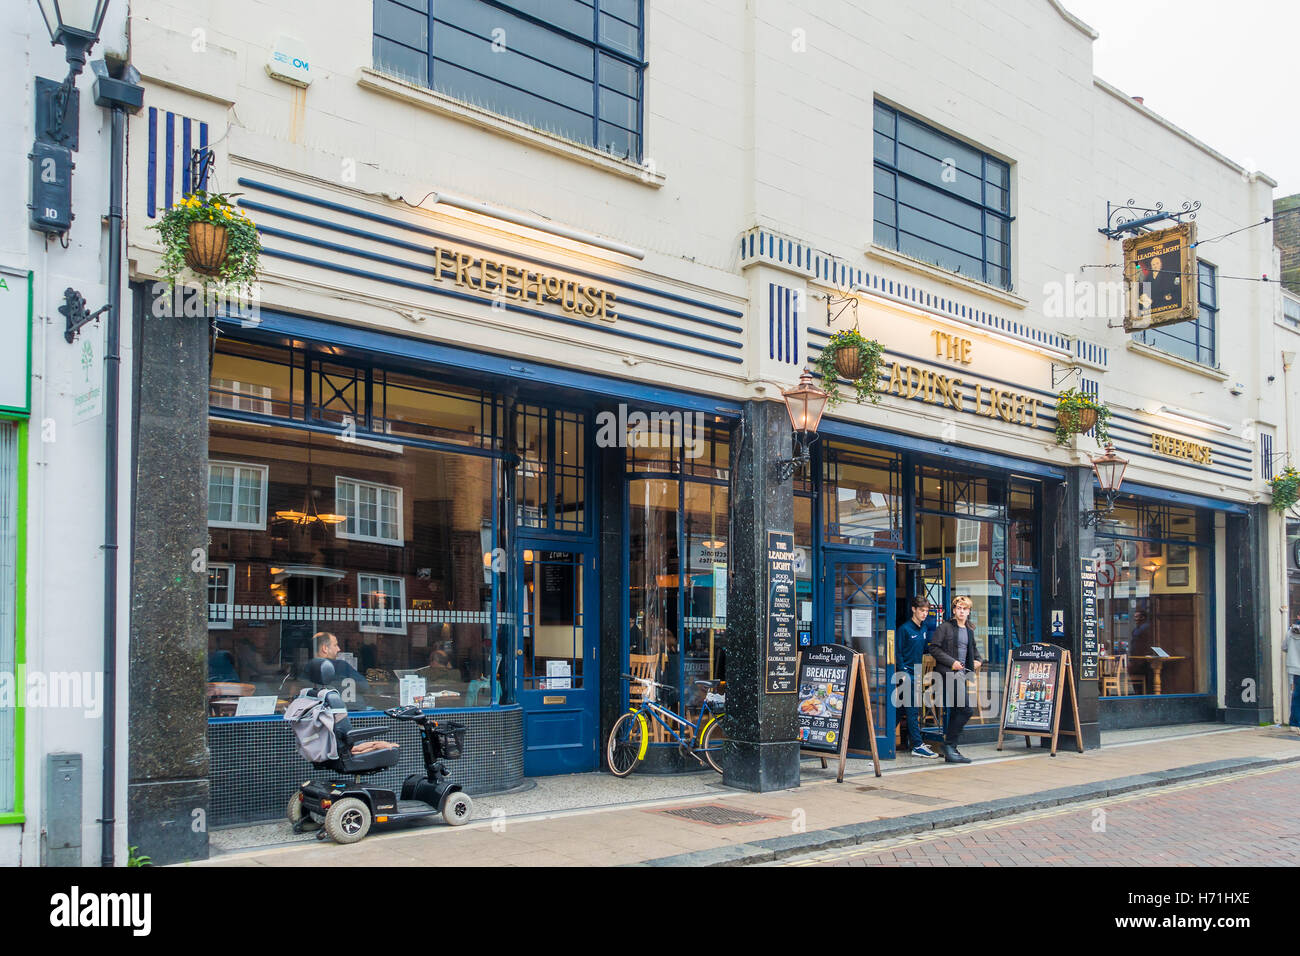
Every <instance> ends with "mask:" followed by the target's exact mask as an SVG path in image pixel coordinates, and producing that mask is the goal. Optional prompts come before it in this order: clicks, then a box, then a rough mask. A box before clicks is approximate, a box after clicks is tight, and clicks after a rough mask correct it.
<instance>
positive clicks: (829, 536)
mask: <svg viewBox="0 0 1300 956" xmlns="http://www.w3.org/2000/svg"><path fill="white" fill-rule="evenodd" d="M822 456H823V462H824V475H825V478H824V481H823V484H822V489H823V494H822V521H823V525H824V528H825V540H826V541H827V542H829V543H834V544H847V545H857V546H859V547H864V548H902V547H903V497H902V493H901V484H902V460H901V459H900V458H899V456H898V455H892V454H889V453H888V452H866V451H863V450H861V449H856V448H853V447H851V446H848V445H842V444H838V443H836V442H827V443H826V444H825V446H824V449H823V452H822Z"/></svg>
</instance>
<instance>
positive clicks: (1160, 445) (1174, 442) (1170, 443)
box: [1151, 432, 1214, 465]
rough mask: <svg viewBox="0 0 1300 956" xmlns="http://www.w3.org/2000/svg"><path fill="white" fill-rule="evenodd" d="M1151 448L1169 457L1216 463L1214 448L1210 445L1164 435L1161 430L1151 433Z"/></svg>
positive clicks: (1201, 462)
mask: <svg viewBox="0 0 1300 956" xmlns="http://www.w3.org/2000/svg"><path fill="white" fill-rule="evenodd" d="M1151 450H1152V451H1153V452H1155V453H1156V454H1158V455H1164V456H1165V457H1167V458H1181V459H1183V460H1184V461H1192V462H1195V463H1196V464H1198V465H1212V464H1214V450H1213V449H1212V448H1211V447H1210V446H1209V445H1201V444H1198V443H1197V442H1194V441H1186V440H1185V439H1182V438H1175V437H1173V436H1172V435H1162V434H1160V433H1159V432H1152V433H1151Z"/></svg>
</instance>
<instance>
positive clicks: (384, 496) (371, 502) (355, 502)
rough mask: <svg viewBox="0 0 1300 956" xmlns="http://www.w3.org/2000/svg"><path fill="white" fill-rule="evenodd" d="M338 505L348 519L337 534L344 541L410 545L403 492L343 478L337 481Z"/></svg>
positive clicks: (388, 486)
mask: <svg viewBox="0 0 1300 956" xmlns="http://www.w3.org/2000/svg"><path fill="white" fill-rule="evenodd" d="M334 501H335V506H336V507H337V508H338V510H339V514H341V515H343V516H344V519H345V520H344V521H343V523H342V524H340V525H338V526H337V527H336V529H335V532H334V533H335V534H337V535H338V536H339V537H340V538H350V539H353V540H357V541H373V542H375V543H376V544H392V545H398V546H401V545H403V544H405V543H406V542H405V540H404V539H403V535H402V489H401V488H395V487H393V486H392V485H379V484H375V483H373V482H369V481H358V480H357V479H355V478H344V477H342V476H339V477H336V478H335V479H334Z"/></svg>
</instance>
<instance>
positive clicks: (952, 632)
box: [927, 594, 984, 763]
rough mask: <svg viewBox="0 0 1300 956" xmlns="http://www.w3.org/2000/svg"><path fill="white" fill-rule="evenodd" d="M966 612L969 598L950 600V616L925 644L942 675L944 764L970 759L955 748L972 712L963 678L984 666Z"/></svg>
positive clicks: (968, 760)
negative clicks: (945, 718)
mask: <svg viewBox="0 0 1300 956" xmlns="http://www.w3.org/2000/svg"><path fill="white" fill-rule="evenodd" d="M970 611H971V599H970V598H968V597H966V595H964V594H962V595H958V596H957V597H956V598H955V599H954V600H953V602H952V617H951V618H950V619H948V620H946V621H944V622H943V623H942V624H940V625H939V626H938V627H937V628H935V630H934V636H933V637H932V638H931V639H930V643H929V645H928V646H927V650H928V651H929V652H930V654H931V655H933V657H934V662H935V667H936V669H937V670H938V671H939V672H940V673H941V674H942V675H943V681H942V685H943V695H944V707H945V708H946V709H947V711H948V724H947V731H946V732H945V733H944V743H943V759H944V760H946V761H947V762H948V763H970V758H969V757H965V756H963V755H962V753H961V751H960V750H958V749H957V741H958V739H959V738H960V737H961V732H962V728H964V727H965V726H966V721H968V720H970V718H971V715H972V714H973V713H974V712H975V711H974V708H972V707H970V706H969V704H970V701H971V699H972V691H968V690H967V681H966V677H967V675H968V673H973V674H974V675H976V677H978V675H979V671H980V668H981V667H983V666H984V659H983V658H982V657H980V652H979V646H978V645H977V644H976V641H975V627H974V625H972V624H971V623H970Z"/></svg>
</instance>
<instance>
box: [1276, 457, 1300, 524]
mask: <svg viewBox="0 0 1300 956" xmlns="http://www.w3.org/2000/svg"><path fill="white" fill-rule="evenodd" d="M1269 484H1271V485H1272V486H1273V510H1274V511H1276V512H1278V513H1279V514H1283V513H1285V512H1286V511H1288V510H1289V509H1290V508H1291V506H1292V505H1294V504H1295V503H1296V502H1297V501H1300V471H1296V469H1295V468H1293V467H1292V466H1291V465H1287V466H1286V467H1285V468H1283V469H1282V470H1281V471H1280V472H1278V473H1277V475H1276V476H1275V477H1274V478H1273V480H1272V481H1271V482H1269Z"/></svg>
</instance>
